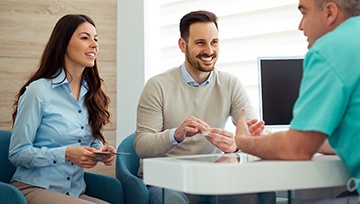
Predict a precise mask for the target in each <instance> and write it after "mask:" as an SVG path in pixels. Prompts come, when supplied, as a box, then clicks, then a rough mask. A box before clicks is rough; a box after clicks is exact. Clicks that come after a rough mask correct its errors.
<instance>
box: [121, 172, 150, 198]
mask: <svg viewBox="0 0 360 204" xmlns="http://www.w3.org/2000/svg"><path fill="white" fill-rule="evenodd" d="M116 178H117V179H119V180H120V181H121V183H122V184H123V185H124V186H126V188H124V191H125V199H126V203H127V204H148V203H149V191H148V189H147V187H146V185H145V183H144V182H143V180H141V179H140V178H139V177H137V176H134V175H133V174H131V173H130V172H129V170H127V169H124V168H123V169H122V171H119V170H117V171H116ZM134 198H137V199H134Z"/></svg>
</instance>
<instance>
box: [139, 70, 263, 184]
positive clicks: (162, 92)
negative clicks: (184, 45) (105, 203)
mask: <svg viewBox="0 0 360 204" xmlns="http://www.w3.org/2000/svg"><path fill="white" fill-rule="evenodd" d="M243 107H245V108H246V111H247V118H248V119H253V118H257V117H256V114H255V112H254V109H253V107H252V106H251V104H250V100H249V98H248V95H247V93H246V91H245V89H244V87H243V86H242V84H241V83H240V80H239V79H238V78H237V77H236V76H233V75H230V74H229V73H226V72H221V71H218V70H216V69H214V72H213V78H212V79H211V82H210V83H209V84H208V85H206V86H204V87H193V86H190V85H188V84H187V83H186V82H185V80H184V79H183V77H182V75H181V73H180V67H176V68H173V69H171V70H169V71H167V72H165V73H162V74H160V75H157V76H155V77H153V78H151V79H149V80H148V82H147V83H146V85H145V87H144V89H143V91H142V93H141V96H140V99H139V104H138V109H137V130H136V137H135V150H136V152H137V154H138V155H139V157H140V158H150V157H164V156H182V155H194V154H211V153H219V152H221V151H220V150H219V149H218V148H216V147H215V146H213V145H212V144H211V143H210V142H209V141H207V140H206V139H205V138H204V136H203V135H201V134H198V135H195V136H193V137H187V138H186V139H185V140H184V142H183V143H181V144H179V145H173V144H172V143H171V141H170V139H169V133H170V130H171V129H172V128H177V127H178V126H180V125H181V124H182V123H183V121H184V120H185V119H186V118H188V117H189V116H195V117H197V118H199V119H201V120H204V121H205V122H206V123H208V124H209V125H210V126H211V127H216V128H224V127H225V124H226V122H227V119H228V118H229V116H230V117H232V119H233V121H237V119H238V118H239V116H240V112H241V109H242V108H243ZM139 176H140V177H142V162H141V165H140V169H139Z"/></svg>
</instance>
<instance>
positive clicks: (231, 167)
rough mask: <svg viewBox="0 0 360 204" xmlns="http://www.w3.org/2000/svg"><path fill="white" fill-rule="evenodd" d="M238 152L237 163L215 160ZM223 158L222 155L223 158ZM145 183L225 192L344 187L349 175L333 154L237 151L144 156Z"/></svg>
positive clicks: (205, 192)
mask: <svg viewBox="0 0 360 204" xmlns="http://www.w3.org/2000/svg"><path fill="white" fill-rule="evenodd" d="M236 155H240V162H238V161H236V162H230V163H227V162H215V161H216V160H218V159H219V158H220V157H222V156H224V157H226V158H227V159H231V158H235V159H236ZM224 157H223V158H224ZM143 162H144V182H145V183H146V184H149V185H153V186H158V187H162V188H166V189H172V190H177V191H181V192H185V193H191V194H201V195H226V194H241V193H255V192H266V191H286V190H295V189H311V188H325V187H336V186H345V185H346V182H347V181H348V179H349V178H350V174H349V172H348V169H347V167H346V166H345V164H344V163H343V162H342V161H341V160H340V158H339V157H338V156H336V155H316V156H314V157H313V159H312V160H311V161H265V160H260V159H259V158H257V157H254V156H251V155H248V154H244V153H239V154H236V153H235V154H226V155H223V154H212V155H194V156H181V157H163V158H149V159H144V161H143Z"/></svg>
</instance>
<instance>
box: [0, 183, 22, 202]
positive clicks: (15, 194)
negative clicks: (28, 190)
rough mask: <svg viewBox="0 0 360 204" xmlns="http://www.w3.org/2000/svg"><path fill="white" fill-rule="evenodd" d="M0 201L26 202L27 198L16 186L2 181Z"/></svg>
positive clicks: (0, 184)
mask: <svg viewBox="0 0 360 204" xmlns="http://www.w3.org/2000/svg"><path fill="white" fill-rule="evenodd" d="M0 203H12V204H26V200H25V197H24V196H23V194H22V193H21V191H20V190H19V189H17V188H16V187H15V186H13V185H11V184H8V183H4V182H0Z"/></svg>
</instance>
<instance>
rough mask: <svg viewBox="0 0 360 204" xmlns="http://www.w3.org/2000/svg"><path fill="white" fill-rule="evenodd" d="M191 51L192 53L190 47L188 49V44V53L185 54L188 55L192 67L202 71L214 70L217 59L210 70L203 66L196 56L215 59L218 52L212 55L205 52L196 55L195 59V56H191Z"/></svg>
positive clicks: (187, 59)
mask: <svg viewBox="0 0 360 204" xmlns="http://www.w3.org/2000/svg"><path fill="white" fill-rule="evenodd" d="M189 53H190V52H189V49H188V47H187V46H186V54H185V56H186V61H187V62H188V63H189V64H190V65H191V66H192V67H194V68H196V69H197V70H199V71H201V72H211V71H213V70H214V66H215V63H216V61H215V62H214V65H213V66H212V67H211V68H210V70H209V69H205V68H204V67H202V66H201V65H200V63H199V62H198V61H197V60H196V58H198V59H200V58H201V57H213V58H214V59H215V58H216V54H212V55H205V54H202V55H197V56H196V57H195V59H194V58H192V57H191V56H190V54H189Z"/></svg>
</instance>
